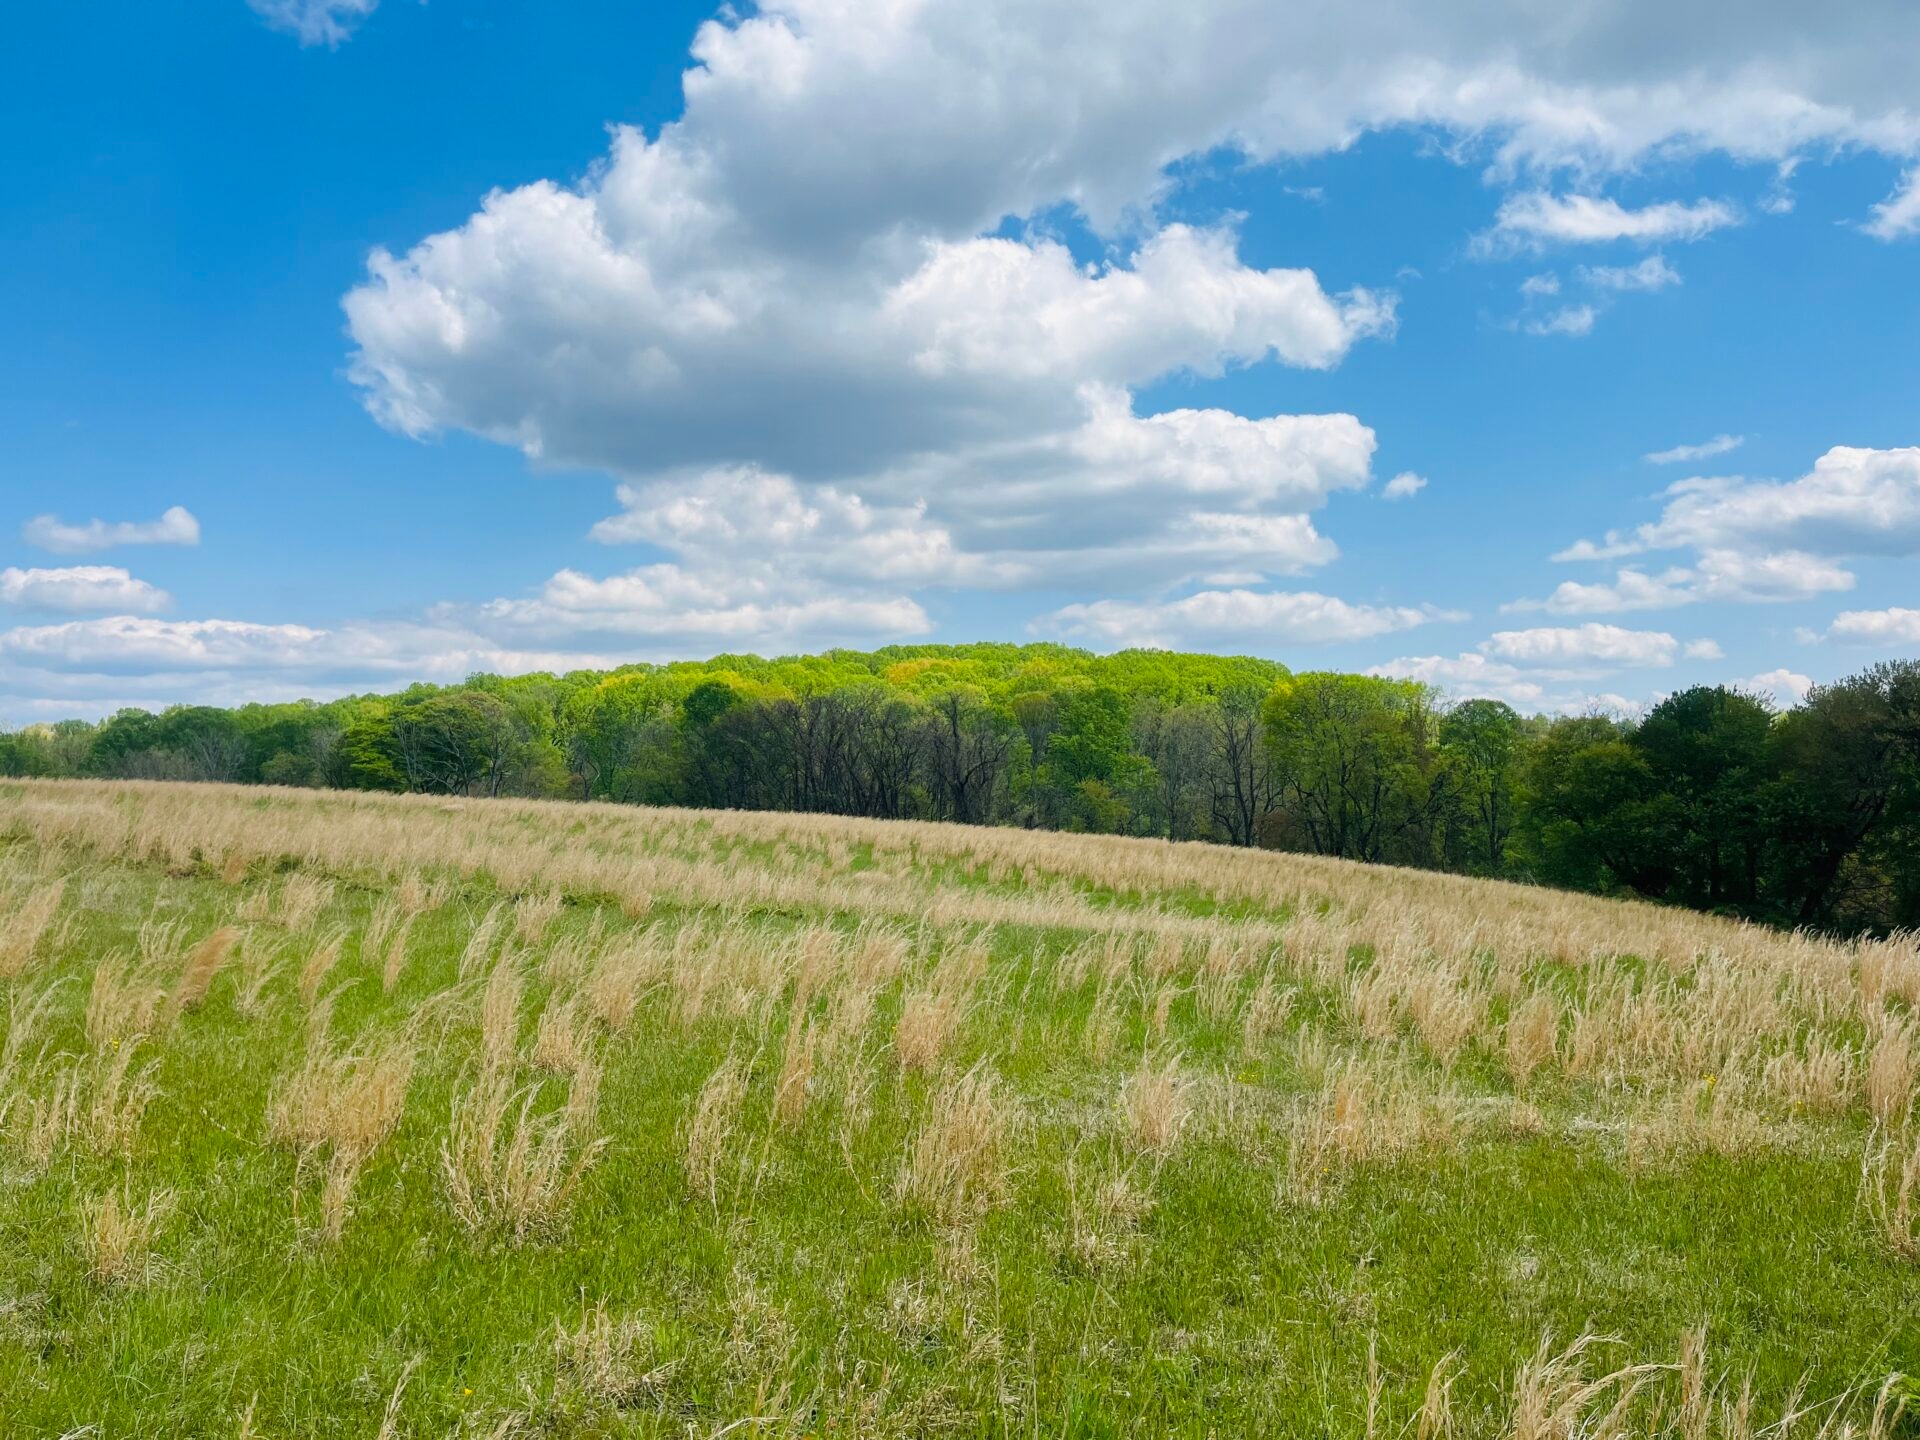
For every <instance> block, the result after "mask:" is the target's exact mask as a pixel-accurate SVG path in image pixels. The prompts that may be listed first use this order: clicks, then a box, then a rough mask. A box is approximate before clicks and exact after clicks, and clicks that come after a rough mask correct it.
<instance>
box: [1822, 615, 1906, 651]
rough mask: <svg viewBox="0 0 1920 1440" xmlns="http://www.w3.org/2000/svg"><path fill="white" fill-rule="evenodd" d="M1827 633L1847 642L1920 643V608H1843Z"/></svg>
mask: <svg viewBox="0 0 1920 1440" xmlns="http://www.w3.org/2000/svg"><path fill="white" fill-rule="evenodd" d="M1828 634H1830V635H1831V636H1832V637H1833V638H1834V639H1835V640H1838V641H1840V642H1841V643H1843V644H1847V645H1879V646H1891V645H1920V610H1908V609H1903V608H1902V607H1900V606H1898V605H1895V606H1893V607H1891V608H1889V609H1886V610H1843V611H1842V612H1841V613H1840V614H1839V615H1836V616H1835V617H1834V621H1833V625H1832V628H1831V629H1830V630H1829V631H1828Z"/></svg>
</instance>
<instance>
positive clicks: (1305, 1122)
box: [1286, 1058, 1460, 1203]
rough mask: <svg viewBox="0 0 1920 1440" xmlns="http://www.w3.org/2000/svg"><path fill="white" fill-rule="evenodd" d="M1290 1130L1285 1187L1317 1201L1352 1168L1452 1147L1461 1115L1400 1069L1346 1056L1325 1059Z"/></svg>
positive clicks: (1444, 1096)
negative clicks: (1322, 1075) (1313, 1091)
mask: <svg viewBox="0 0 1920 1440" xmlns="http://www.w3.org/2000/svg"><path fill="white" fill-rule="evenodd" d="M1289 1129H1290V1136H1289V1144H1288V1149H1287V1170H1286V1183H1287V1188H1288V1190H1289V1191H1290V1192H1291V1193H1292V1194H1293V1195H1294V1196H1295V1197H1296V1198H1298V1199H1301V1200H1305V1201H1307V1202H1309V1203H1318V1202H1319V1201H1321V1200H1323V1199H1324V1198H1325V1197H1326V1195H1327V1193H1328V1191H1329V1190H1330V1189H1331V1188H1332V1187H1334V1186H1336V1185H1338V1184H1339V1183H1340V1182H1341V1181H1342V1180H1343V1179H1344V1178H1345V1176H1346V1173H1347V1171H1348V1170H1349V1168H1350V1167H1352V1166H1355V1165H1359V1164H1364V1163H1367V1162H1369V1161H1392V1160H1397V1159H1402V1158H1404V1157H1406V1156H1409V1155H1413V1154H1416V1153H1420V1152H1423V1151H1438V1150H1443V1149H1446V1148H1448V1147H1449V1146H1451V1145H1452V1144H1453V1143H1454V1141H1455V1140H1456V1138H1457V1137H1458V1135H1459V1132H1460V1116H1459V1113H1458V1108H1457V1105H1456V1103H1455V1102H1454V1100H1453V1098H1452V1097H1451V1096H1449V1095H1447V1094H1445V1093H1431V1092H1428V1091H1424V1090H1422V1089H1420V1088H1419V1087H1418V1086H1417V1085H1416V1084H1415V1083H1414V1081H1413V1079H1412V1077H1410V1076H1409V1075H1408V1074H1407V1073H1405V1071H1404V1070H1402V1069H1401V1068H1399V1067H1397V1066H1395V1067H1381V1066H1373V1065H1369V1064H1367V1063H1365V1062H1363V1061H1361V1060H1358V1059H1354V1058H1346V1059H1336V1060H1331V1061H1329V1062H1328V1064H1327V1069H1326V1077H1325V1080H1324V1081H1323V1083H1322V1085H1321V1088H1320V1090H1319V1091H1318V1093H1316V1094H1313V1095H1310V1096H1307V1097H1305V1098H1304V1100H1303V1102H1302V1103H1301V1104H1300V1106H1299V1107H1298V1108H1297V1109H1296V1111H1295V1113H1294V1115H1293V1117H1292V1121H1291V1124H1290V1127H1289Z"/></svg>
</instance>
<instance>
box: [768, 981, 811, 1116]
mask: <svg viewBox="0 0 1920 1440" xmlns="http://www.w3.org/2000/svg"><path fill="white" fill-rule="evenodd" d="M817 1040H818V1037H817V1036H816V1034H815V1032H814V1028H813V1026H812V1024H811V1023H810V1022H809V1021H808V1020H807V1019H806V1018H805V1017H804V1016H802V1015H801V1014H800V1013H799V1012H798V1008H797V1007H796V1010H795V1013H794V1015H793V1016H792V1017H791V1018H790V1019H789V1020H788V1022H787V1035H786V1042H785V1044H784V1045H783V1046H782V1047H781V1052H780V1075H779V1078H778V1079H777V1080H775V1082H774V1087H773V1117H774V1119H775V1121H777V1122H778V1123H779V1124H780V1125H781V1127H782V1128H784V1129H787V1130H795V1129H798V1128H799V1126H800V1123H801V1121H803V1120H805V1119H806V1115H807V1106H808V1104H809V1102H810V1101H811V1100H812V1099H813V1089H814V1079H813V1072H814V1060H815V1052H816V1051H817V1050H818V1049H819V1045H818V1043H817Z"/></svg>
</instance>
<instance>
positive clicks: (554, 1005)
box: [515, 995, 593, 1075]
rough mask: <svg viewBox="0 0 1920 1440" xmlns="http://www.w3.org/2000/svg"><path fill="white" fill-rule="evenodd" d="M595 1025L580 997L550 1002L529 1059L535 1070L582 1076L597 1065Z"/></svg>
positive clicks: (541, 1020)
mask: <svg viewBox="0 0 1920 1440" xmlns="http://www.w3.org/2000/svg"><path fill="white" fill-rule="evenodd" d="M591 1023H592V1022H591V1021H590V1020H589V1018H588V1014H587V1010H586V1007H585V1006H584V1005H582V1003H581V1001H580V998H579V997H578V996H577V995H576V996H568V997H567V998H566V999H564V1000H563V999H560V998H558V997H554V998H553V999H550V1000H549V1001H548V1002H547V1007H546V1009H544V1010H542V1011H541V1012H540V1022H539V1024H538V1025H536V1026H535V1027H534V1032H533V1049H532V1050H531V1051H530V1052H528V1057H527V1058H528V1059H529V1060H531V1061H532V1062H533V1064H534V1066H535V1068H537V1069H541V1070H546V1071H550V1072H552V1073H553V1074H556V1075H574V1074H577V1073H579V1072H580V1071H581V1070H582V1069H584V1068H586V1067H587V1066H588V1065H590V1064H592V1063H593V1032H592V1029H591ZM515 1028H516V1029H517V1028H518V1027H517V1026H516V1027H515Z"/></svg>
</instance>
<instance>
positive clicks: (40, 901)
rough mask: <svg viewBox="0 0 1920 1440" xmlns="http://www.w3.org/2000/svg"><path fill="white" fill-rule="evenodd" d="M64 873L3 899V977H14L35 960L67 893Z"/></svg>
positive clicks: (0, 928) (0, 956) (0, 962)
mask: <svg viewBox="0 0 1920 1440" xmlns="http://www.w3.org/2000/svg"><path fill="white" fill-rule="evenodd" d="M66 889H67V882H66V879H65V878H64V877H62V878H60V879H56V880H52V881H49V882H47V883H45V884H42V885H36V886H35V887H34V888H33V889H31V890H29V891H28V892H27V894H26V895H25V896H24V897H21V896H17V895H8V896H6V897H4V899H0V906H3V907H4V909H0V980H12V979H14V978H16V977H17V976H19V975H20V974H21V973H22V972H23V971H25V970H26V968H27V966H28V965H30V964H31V963H32V962H33V957H34V955H35V953H36V952H37V951H38V950H39V949H40V942H41V941H42V940H43V939H45V938H46V934H47V931H48V930H49V929H51V928H52V926H53V919H54V916H55V915H57V914H58V913H59V911H60V899H61V897H62V896H63V895H65V894H66Z"/></svg>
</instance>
